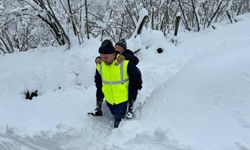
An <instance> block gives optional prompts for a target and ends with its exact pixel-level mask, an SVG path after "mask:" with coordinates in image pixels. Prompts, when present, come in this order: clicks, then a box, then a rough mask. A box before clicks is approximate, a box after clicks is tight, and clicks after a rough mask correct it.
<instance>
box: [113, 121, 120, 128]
mask: <svg viewBox="0 0 250 150" xmlns="http://www.w3.org/2000/svg"><path fill="white" fill-rule="evenodd" d="M119 124H120V121H117V120H115V122H114V128H118V126H119Z"/></svg>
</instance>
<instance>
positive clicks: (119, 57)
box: [115, 55, 125, 65]
mask: <svg viewBox="0 0 250 150" xmlns="http://www.w3.org/2000/svg"><path fill="white" fill-rule="evenodd" d="M124 60H125V56H123V55H119V56H118V58H117V61H116V63H115V65H119V64H121V63H123V61H124Z"/></svg>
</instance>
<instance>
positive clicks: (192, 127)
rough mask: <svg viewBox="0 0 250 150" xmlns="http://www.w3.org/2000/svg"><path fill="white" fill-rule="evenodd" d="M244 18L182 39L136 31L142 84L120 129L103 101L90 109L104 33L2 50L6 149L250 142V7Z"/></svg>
mask: <svg viewBox="0 0 250 150" xmlns="http://www.w3.org/2000/svg"><path fill="white" fill-rule="evenodd" d="M240 20H241V21H240V22H237V23H234V24H223V25H222V24H221V25H216V27H217V29H216V30H212V29H211V30H206V31H202V32H199V33H180V36H179V39H178V45H177V46H174V45H173V44H171V43H170V41H168V40H166V38H165V37H164V36H163V35H162V34H161V33H160V32H156V31H146V32H144V33H143V34H142V35H141V36H140V37H137V39H129V40H128V41H127V42H128V47H129V48H130V49H134V50H136V49H138V48H141V51H140V52H139V53H138V54H137V56H138V57H139V58H140V63H139V64H138V67H139V68H140V69H141V71H142V75H143V81H144V83H143V89H142V90H141V91H140V93H139V95H138V99H137V101H136V104H135V105H136V107H137V108H139V109H136V117H135V118H134V119H133V120H125V121H123V122H122V123H121V125H120V126H119V128H118V129H113V119H112V116H111V115H110V113H109V111H108V110H107V109H106V107H105V105H104V116H103V117H98V118H93V117H89V116H87V115H86V114H87V112H88V111H92V110H93V109H94V108H95V86H94V81H93V78H94V73H95V63H94V59H95V57H96V56H97V55H98V51H97V49H98V47H99V46H100V41H98V39H91V40H88V41H85V44H83V45H81V46H75V47H73V48H72V49H71V50H64V49H65V48H64V47H61V48H53V47H49V48H41V49H35V50H31V51H29V52H25V53H15V54H9V55H4V56H0V71H1V75H0V150H83V149H85V150H101V149H103V150H127V149H131V150H132V149H133V150H145V149H146V150H163V149H164V150H165V149H166V150H250V101H249V99H250V59H249V57H250V32H248V31H249V25H250V14H247V15H244V16H240ZM158 47H163V49H164V52H163V53H162V54H158V53H157V52H156V49H157V48H158ZM27 90H31V91H32V90H38V94H39V96H38V97H35V98H34V99H33V100H31V101H30V100H26V99H25V95H24V93H25V92H26V91H27Z"/></svg>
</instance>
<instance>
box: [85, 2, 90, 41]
mask: <svg viewBox="0 0 250 150" xmlns="http://www.w3.org/2000/svg"><path fill="white" fill-rule="evenodd" d="M85 19H86V24H85V27H86V34H87V38H88V39H89V19H88V1H87V0H85Z"/></svg>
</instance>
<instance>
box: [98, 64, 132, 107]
mask: <svg viewBox="0 0 250 150" xmlns="http://www.w3.org/2000/svg"><path fill="white" fill-rule="evenodd" d="M115 62H116V60H115V61H113V63H112V64H111V65H106V64H105V63H104V62H101V64H98V65H97V66H96V69H97V70H98V72H99V74H100V75H101V77H102V92H103V94H104V97H105V99H106V101H107V102H108V103H109V104H111V105H116V104H120V103H122V102H125V101H127V100H128V85H129V76H128V73H127V68H128V61H127V60H124V61H123V63H121V64H119V65H115Z"/></svg>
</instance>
